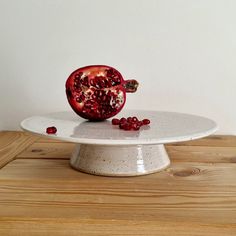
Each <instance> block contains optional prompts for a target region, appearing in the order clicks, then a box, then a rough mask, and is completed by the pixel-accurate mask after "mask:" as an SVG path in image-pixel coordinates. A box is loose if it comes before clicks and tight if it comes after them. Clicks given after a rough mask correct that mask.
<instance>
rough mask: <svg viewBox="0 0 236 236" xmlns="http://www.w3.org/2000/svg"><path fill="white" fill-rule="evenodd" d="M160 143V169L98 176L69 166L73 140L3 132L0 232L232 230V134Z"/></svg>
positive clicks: (235, 213)
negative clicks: (164, 156) (163, 162)
mask: <svg viewBox="0 0 236 236" xmlns="http://www.w3.org/2000/svg"><path fill="white" fill-rule="evenodd" d="M166 147H167V151H168V153H169V155H170V158H171V160H172V164H171V166H170V167H169V168H168V169H166V170H165V171H162V172H159V173H156V174H151V175H147V176H140V177H122V178H117V177H101V176H93V175H88V174H85V173H81V172H78V171H75V170H73V169H72V168H70V166H69V162H68V159H69V158H70V154H71V152H72V150H73V148H74V144H71V143H64V142H59V141H55V142H54V141H52V140H50V141H48V140H46V139H42V138H36V137H34V136H31V135H29V134H25V133H23V132H22V133H21V132H1V133H0V163H4V164H2V166H3V165H5V166H4V167H2V169H0V235H1V236H2V235H3V236H5V235H6V236H8V235H9V236H11V235H17V236H18V235H20V236H21V235H24V236H25V235H50V236H51V235H69V236H70V235H72V236H73V235H135V236H136V235H147V236H148V235H163V236H167V235H168V236H169V235H171V236H172V235H177V236H182V235H183V236H193V235H196V236H198V235H199V236H200V235H201V236H203V235H204V236H205V235H207V236H208V235H211V236H213V235H214V236H224V235H227V236H228V235H232V236H234V235H236V181H235V180H236V138H235V137H234V136H211V137H208V138H205V139H200V140H196V141H191V142H186V143H181V144H179V143H178V144H172V145H167V146H166ZM6 160H7V161H6ZM7 163H8V164H7Z"/></svg>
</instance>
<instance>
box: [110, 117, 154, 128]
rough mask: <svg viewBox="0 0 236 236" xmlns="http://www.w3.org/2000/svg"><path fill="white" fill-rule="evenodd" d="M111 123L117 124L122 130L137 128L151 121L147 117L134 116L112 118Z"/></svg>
mask: <svg viewBox="0 0 236 236" xmlns="http://www.w3.org/2000/svg"><path fill="white" fill-rule="evenodd" d="M111 122H112V124H113V125H119V128H120V129H123V130H139V129H140V128H141V126H143V125H149V124H150V123H151V122H150V120H149V119H143V120H139V119H138V118H137V117H136V116H133V117H128V118H124V117H122V118H121V119H117V118H114V119H112V121H111Z"/></svg>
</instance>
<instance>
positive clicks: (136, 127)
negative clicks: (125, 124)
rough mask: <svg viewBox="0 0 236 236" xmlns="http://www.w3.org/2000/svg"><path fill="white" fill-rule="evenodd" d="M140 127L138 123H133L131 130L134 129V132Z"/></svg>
mask: <svg viewBox="0 0 236 236" xmlns="http://www.w3.org/2000/svg"><path fill="white" fill-rule="evenodd" d="M140 127H141V126H140V125H139V124H138V123H133V124H132V129H134V130H139V129H140Z"/></svg>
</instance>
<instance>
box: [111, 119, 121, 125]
mask: <svg viewBox="0 0 236 236" xmlns="http://www.w3.org/2000/svg"><path fill="white" fill-rule="evenodd" d="M111 122H112V124H113V125H119V124H120V120H119V119H116V118H114V119H112V121H111Z"/></svg>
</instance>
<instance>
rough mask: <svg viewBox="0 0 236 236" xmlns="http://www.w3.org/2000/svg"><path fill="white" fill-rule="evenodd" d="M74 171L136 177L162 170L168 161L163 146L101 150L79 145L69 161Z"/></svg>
mask: <svg viewBox="0 0 236 236" xmlns="http://www.w3.org/2000/svg"><path fill="white" fill-rule="evenodd" d="M70 163H71V166H72V167H73V168H75V169H77V170H80V171H83V172H87V173H90V174H95V175H104V176H135V175H145V174H150V173H154V172H157V171H160V170H163V169H165V168H166V167H167V166H169V164H170V160H169V158H168V155H167V153H166V150H165V148H164V145H162V144H159V145H133V146H127V145H122V146H103V145H91V144H81V145H80V144H78V145H77V147H76V149H75V151H74V153H73V155H72V158H71V162H70Z"/></svg>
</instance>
